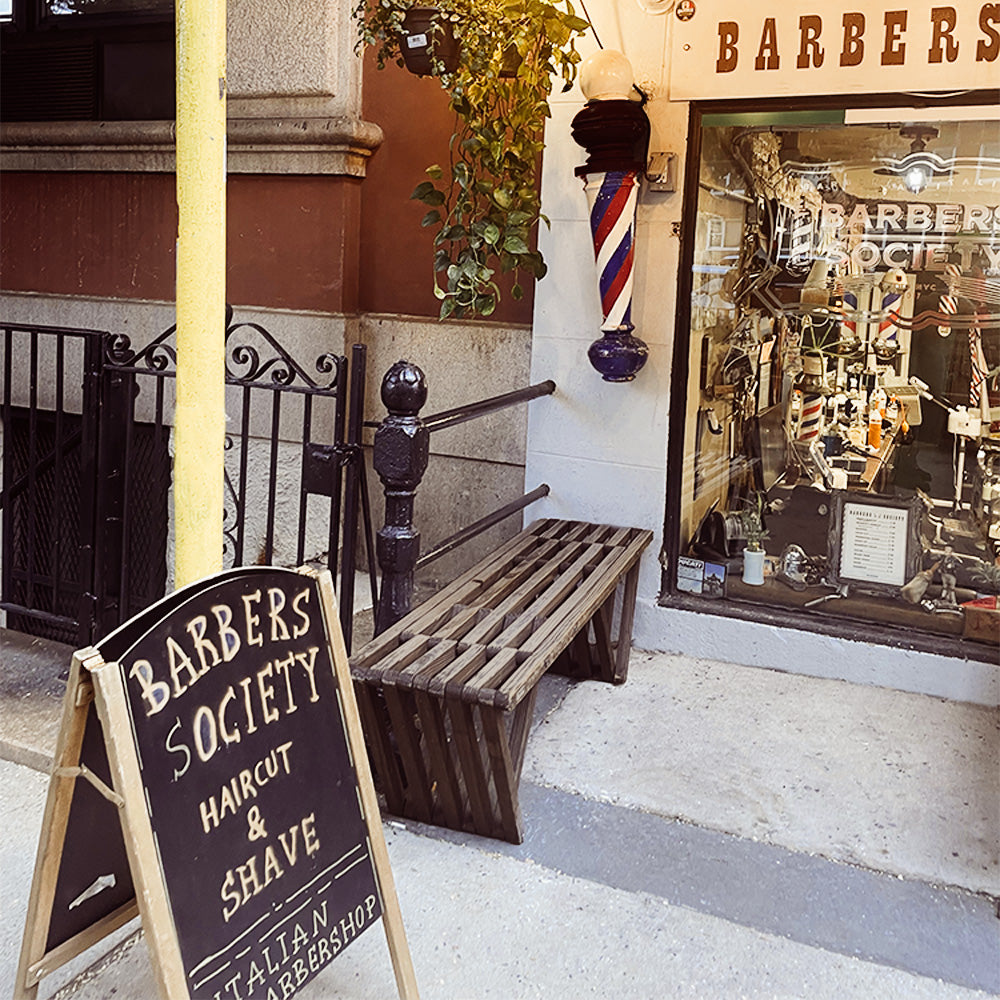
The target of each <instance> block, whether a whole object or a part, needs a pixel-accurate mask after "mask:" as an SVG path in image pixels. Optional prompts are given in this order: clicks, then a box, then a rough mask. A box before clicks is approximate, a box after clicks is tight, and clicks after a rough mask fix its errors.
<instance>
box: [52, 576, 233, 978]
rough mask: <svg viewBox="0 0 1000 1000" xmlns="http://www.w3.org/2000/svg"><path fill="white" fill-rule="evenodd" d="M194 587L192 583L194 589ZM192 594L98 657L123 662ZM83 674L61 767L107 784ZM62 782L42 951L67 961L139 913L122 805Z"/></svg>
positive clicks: (110, 643) (141, 622)
mask: <svg viewBox="0 0 1000 1000" xmlns="http://www.w3.org/2000/svg"><path fill="white" fill-rule="evenodd" d="M240 572H243V573H245V570H243V571H240V570H237V571H235V572H234V571H229V572H227V573H224V574H220V575H219V576H217V577H216V578H215V579H216V580H217V581H220V582H221V581H222V580H225V579H227V578H229V577H231V576H233V575H237V574H239V573H240ZM197 587H198V585H195V589H197ZM190 595H191V592H190V591H188V590H182V591H179V592H176V593H173V594H170V595H168V596H167V597H165V598H164V599H163V600H161V601H159V602H157V603H156V604H155V605H154V606H153V607H151V608H148V609H146V610H145V611H143V612H141V613H140V614H138V615H136V616H135V617H133V618H131V619H130V620H129V621H127V622H125V623H123V624H122V625H121V626H120V627H119V628H117V629H115V630H114V631H113V632H111V633H110V634H109V635H107V636H106V637H105V638H103V639H102V640H101V641H100V642H99V643H98V645H97V647H96V652H97V653H98V654H99V656H100V659H101V660H104V661H107V662H111V661H114V660H117V659H119V658H120V657H121V656H122V654H123V653H124V652H125V651H126V650H128V649H129V648H130V647H131V646H133V645H134V644H135V642H136V641H137V639H138V638H139V637H140V636H142V635H143V634H144V633H145V632H147V631H149V630H150V628H151V627H152V626H153V625H155V624H156V623H157V622H158V621H160V619H162V618H164V617H165V616H166V615H168V614H170V613H172V612H173V611H174V609H175V608H176V607H177V606H178V605H179V604H183V603H184V602H185V601H187V600H190ZM91 652H93V650H92V651H91ZM80 671H81V666H80V660H79V658H78V659H77V661H75V662H74V664H73V667H72V668H71V672H70V677H69V680H68V683H67V688H68V692H67V693H68V702H69V703H68V705H66V706H64V713H63V714H64V720H63V727H62V728H63V733H62V735H63V738H64V739H63V743H68V744H69V745H68V746H63V747H61V749H62V750H63V751H64V752H66V753H68V755H69V757H70V759H69V760H66V761H59V763H60V764H69V765H71V766H70V768H69V770H70V771H71V772H72V771H75V770H76V769H77V768H79V769H81V770H82V773H84V774H89V775H92V776H94V777H96V778H97V779H98V780H99V781H101V782H103V783H104V785H105V786H107V787H110V786H111V784H112V779H111V772H110V766H109V764H108V754H107V750H106V748H105V744H104V734H103V731H102V729H101V723H100V720H99V719H98V717H97V710H96V708H95V707H94V703H93V699H92V697H91V686H90V677H89V674H88V673H87V671H86V670H83V673H82V675H81V672H80ZM71 730H75V732H73V731H71ZM81 739H82V742H80V740H81ZM59 777H61V779H62V781H63V783H64V785H65V790H64V798H65V799H66V803H64V806H63V808H64V809H65V808H67V804H68V813H67V815H66V817H65V823H66V826H65V832H64V833H63V834H62V835H61V838H60V843H59V844H58V850H57V851H56V852H55V856H58V858H59V867H58V873H57V875H56V880H55V885H54V888H53V889H52V893H51V896H52V898H51V912H50V916H49V923H48V929H47V932H46V934H45V949H44V950H45V952H46V954H51V953H53V952H56V949H63V951H64V952H65V954H66V957H67V958H70V957H72V955H73V954H74V953H75V952H77V951H79V950H82V947H73V946H72V944H73V942H74V941H77V940H80V938H79V937H78V936H81V935H83V938H82V941H81V945H82V946H86V945H87V943H88V940H87V938H86V936H85V935H86V931H87V930H88V929H89V928H91V927H93V926H94V925H95V924H97V923H99V922H100V921H102V920H107V919H109V918H112V917H113V916H114V915H116V914H118V915H119V916H118V917H117V919H116V920H115V923H122V922H124V920H126V919H128V918H129V917H132V916H134V915H135V912H136V911H135V906H134V900H135V889H134V887H133V885H132V873H131V871H130V870H129V864H128V855H127V853H126V850H125V841H124V839H123V837H122V830H121V822H120V820H119V816H118V812H119V810H118V807H117V806H116V805H115V803H114V802H112V801H110V800H109V799H107V798H106V797H105V796H104V795H102V794H101V792H99V791H98V790H97V787H95V785H94V784H92V783H91V782H90V781H87V780H79V775H77V774H72V773H70V774H65V773H64V774H62V775H60V776H59ZM129 904H133V905H132V906H130V905H129ZM67 946H69V947H67ZM56 953H57V954H58V952H56Z"/></svg>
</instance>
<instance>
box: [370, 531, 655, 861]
mask: <svg viewBox="0 0 1000 1000" xmlns="http://www.w3.org/2000/svg"><path fill="white" fill-rule="evenodd" d="M651 538H652V532H650V531H640V530H639V529H637V528H615V527H611V526H609V525H600V524H585V523H583V522H579V521H558V520H544V521H537V522H536V523H535V524H533V525H532V526H531V527H530V528H528V529H527V530H525V531H523V532H521V534H519V535H517V536H516V537H514V538H512V539H511V540H510V541H508V542H507V543H506V544H504V545H502V546H501V547H500V548H499V549H497V550H496V551H495V552H493V553H491V554H490V555H489V556H488V557H487V558H486V559H484V560H483V561H482V562H480V563H479V564H478V565H476V566H474V567H473V568H472V569H471V570H469V571H468V572H466V573H464V574H463V575H462V576H460V577H459V578H458V579H457V580H455V581H454V582H453V583H451V584H449V585H448V586H447V587H445V588H444V589H443V590H441V591H439V592H438V593H437V594H436V595H435V596H434V597H432V598H431V599H430V600H429V601H427V602H426V603H424V604H422V605H420V606H419V607H417V608H415V609H414V610H413V611H412V612H410V614H408V615H407V616H406V617H405V618H403V619H402V620H401V621H399V622H397V623H396V624H395V625H393V626H392V627H391V628H389V629H388V630H387V631H385V632H383V633H382V635H380V636H377V637H376V638H375V639H373V640H372V641H371V642H369V643H367V644H366V645H365V646H364V647H362V648H361V649H360V650H358V651H357V653H355V655H354V656H352V657H351V671H352V674H353V677H354V680H355V688H356V691H357V697H358V706H359V708H360V710H361V718H362V723H363V726H364V730H365V738H366V740H367V742H368V747H369V751H370V754H371V758H372V765H373V767H374V769H375V771H376V774H377V780H378V781H379V782H380V784H381V788H382V791H383V792H384V794H385V797H386V806H387V808H388V810H389V812H390V813H393V814H394V815H397V816H407V817H410V818H412V819H416V820H420V821H422V822H425V823H434V824H437V825H440V826H447V827H450V828H452V829H455V830H468V831H471V832H473V833H478V834H481V835H483V836H487V837H499V838H501V839H504V840H509V841H511V842H512V843H520V842H521V840H522V839H523V833H522V826H521V812H520V806H519V805H518V785H519V782H520V777H521V767H522V765H523V763H524V752H525V746H526V744H527V739H528V730H529V728H530V725H531V716H532V713H533V711H534V705H535V695H536V692H537V688H538V682H539V680H540V679H541V677H542V675H543V674H544V673H545V672H546V671H547V670H549V669H550V668H551V669H553V670H555V671H558V672H560V673H567V674H569V675H571V676H574V677H584V678H593V679H600V680H604V681H609V682H611V683H615V684H620V683H622V682H624V680H625V676H626V673H627V670H628V657H629V645H630V643H631V637H632V620H633V615H634V612H635V597H636V586H637V583H638V576H639V557H640V556H641V555H642V551H643V549H645V547H646V546H647V545H648V544H649V542H650V539H651ZM616 595H618V596H617V597H616ZM616 612H617V613H616ZM616 621H617V627H616Z"/></svg>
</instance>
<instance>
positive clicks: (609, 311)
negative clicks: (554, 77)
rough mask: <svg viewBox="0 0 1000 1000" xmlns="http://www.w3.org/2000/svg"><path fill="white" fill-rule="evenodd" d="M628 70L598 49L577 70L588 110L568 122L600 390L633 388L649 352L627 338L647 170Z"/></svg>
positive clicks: (644, 121) (643, 129) (645, 133)
mask: <svg viewBox="0 0 1000 1000" xmlns="http://www.w3.org/2000/svg"><path fill="white" fill-rule="evenodd" d="M632 82H633V74H632V66H631V64H630V63H629V61H628V60H627V59H626V58H625V56H623V55H622V54H621V53H620V52H614V51H613V50H610V49H601V50H599V51H598V52H596V53H594V54H593V55H591V56H588V57H587V59H585V60H584V61H583V63H582V64H581V66H580V86H581V88H582V89H583V92H584V94H585V95H586V96H587V98H588V100H587V104H586V106H585V107H584V108H583V109H582V110H581V111H579V112H578V113H577V114H576V115H575V116H574V118H573V139H574V141H575V142H576V143H577V144H578V145H580V146H583V148H584V149H586V150H587V162H586V163H584V164H583V165H581V166H579V167H577V168H576V170H575V171H574V172H575V173H576V175H577V177H580V178H582V179H583V184H584V191H585V192H586V195H587V202H588V204H589V208H590V233H591V236H592V237H593V241H594V259H595V261H596V262H597V277H598V282H599V287H600V293H601V315H602V316H603V317H604V322H603V323H602V324H601V332H602V336H601V338H600V339H599V340H595V341H594V342H593V343H592V344H591V345H590V347H589V349H588V350H587V357H588V358H589V359H590V363H591V364H592V365H593V366H594V368H596V369H597V371H599V372H600V373H601V377H602V378H603V379H604V381H605V382H631V381H632V379H634V378H635V376H636V374H637V373H638V372H639V370H640V369H641V368H642V366H643V365H644V364H645V363H646V358H647V357H648V355H649V348H648V347H647V346H646V345H645V343H643V341H641V340H640V339H639V338H638V337H633V336H632V331H633V330H634V329H635V327H634V326H633V325H632V280H633V267H634V264H635V210H636V203H637V201H638V195H639V176H640V174H641V172H642V171H644V170H645V169H646V150H647V147H648V144H649V119H648V118H647V117H646V112H645V111H644V110H643V108H642V106H641V105H640V104H639V103H638V102H636V101H632V100H630V99H629V97H630V95H631V92H632Z"/></svg>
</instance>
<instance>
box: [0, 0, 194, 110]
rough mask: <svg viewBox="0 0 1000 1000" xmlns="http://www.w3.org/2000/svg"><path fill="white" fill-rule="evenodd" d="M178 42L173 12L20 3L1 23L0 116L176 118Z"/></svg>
mask: <svg viewBox="0 0 1000 1000" xmlns="http://www.w3.org/2000/svg"><path fill="white" fill-rule="evenodd" d="M174 44H175V43H174V16H173V10H170V11H169V12H167V11H150V12H135V13H119V12H112V13H107V12H102V13H80V14H62V15H56V16H49V17H46V16H45V15H44V0H14V5H13V18H12V19H11V20H9V21H4V22H2V23H0V73H2V75H3V82H2V91H3V100H2V101H0V119H2V120H3V121H5V122H14V121H16V122H32V121H59V120H72V121H115V120H119V121H122V120H124V121H128V120H168V119H172V118H173V117H174V112H173V105H174V66H173V60H174V55H173V52H174ZM116 54H117V56H118V58H117V60H116V59H115V55H116ZM123 58H124V62H123ZM129 66H131V67H132V72H133V73H135V72H137V73H139V74H140V82H139V85H138V86H135V87H133V86H131V78H130V76H129V69H128V67H129ZM122 67H124V69H123V68H122ZM154 68H155V69H154Z"/></svg>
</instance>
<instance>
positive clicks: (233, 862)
mask: <svg viewBox="0 0 1000 1000" xmlns="http://www.w3.org/2000/svg"><path fill="white" fill-rule="evenodd" d="M119 670H120V675H121V679H122V683H123V685H124V687H125V690H126V692H127V704H128V715H129V721H130V724H131V728H132V731H133V734H134V740H135V745H136V748H137V751H138V763H139V769H140V775H141V780H142V784H143V787H144V788H145V792H146V801H147V813H148V817H149V821H150V824H151V826H152V830H153V836H154V840H155V843H156V849H157V855H158V858H159V865H160V868H161V870H162V873H163V880H164V883H165V885H166V889H167V895H168V897H169V902H170V909H171V913H172V915H173V920H174V925H175V929H176V934H177V939H178V942H179V945H180V951H181V957H182V960H183V963H184V970H185V974H186V976H187V983H188V990H189V992H190V993H191V995H192V997H213V996H214V995H215V994H216V993H226V994H227V995H229V996H234V995H239V994H240V993H246V992H248V991H249V990H250V989H252V990H253V994H254V995H260V996H267V995H268V990H269V989H270V988H273V989H274V990H275V992H276V994H277V995H278V996H279V997H282V996H285V997H287V996H289V995H290V994H289V993H288V987H289V984H294V985H295V986H296V987H298V986H301V985H302V984H303V983H304V982H306V981H308V980H309V979H311V978H312V976H313V975H315V973H316V971H317V970H318V969H319V968H322V967H323V966H324V965H326V964H327V963H328V962H329V961H330V960H331V959H332V958H333V957H334V956H335V955H337V954H338V953H339V952H340V951H341V950H342V949H343V948H345V947H347V946H348V945H349V944H350V943H351V942H352V941H353V940H354V939H355V938H356V937H357V936H358V935H359V934H361V933H362V932H363V931H364V930H366V929H367V928H368V927H370V926H371V925H372V924H373V923H374V922H375V921H376V920H378V919H379V917H380V916H381V914H382V907H381V902H380V900H379V893H378V888H377V885H376V881H375V873H374V869H373V865H372V858H371V854H370V851H369V846H368V841H367V828H366V825H365V820H364V816H363V815H362V812H361V807H360V803H359V800H358V795H357V791H356V787H355V786H356V780H355V774H354V767H353V762H352V760H351V756H350V752H349V750H348V746H347V740H346V736H345V732H344V726H343V723H342V722H341V718H342V714H341V713H342V709H341V705H340V692H339V690H338V687H337V683H336V678H335V675H334V671H333V664H332V662H331V657H330V650H329V644H328V642H327V640H326V635H325V632H324V623H323V613H322V608H321V607H320V597H319V591H318V587H317V584H316V581H315V580H313V579H310V578H308V577H306V576H303V575H301V574H298V573H293V572H289V571H283V570H270V571H257V572H253V571H251V572H249V573H246V574H242V575H240V576H237V577H235V578H234V579H231V580H228V581H226V582H224V583H221V584H219V585H217V586H214V587H210V588H208V589H207V590H205V591H203V592H201V593H198V594H197V595H196V596H194V597H192V598H191V599H190V600H188V601H187V602H185V603H184V604H183V605H181V606H180V607H179V608H177V609H176V610H175V611H174V612H173V613H172V614H170V615H169V616H168V617H167V618H166V619H164V620H162V621H160V622H159V623H158V624H157V625H156V626H155V627H154V628H152V629H151V630H150V631H149V632H147V633H146V634H145V635H144V636H143V637H142V638H141V639H140V640H139V641H138V642H136V643H135V645H133V646H132V647H131V648H130V649H129V650H128V651H127V652H125V653H124V655H122V656H121V657H120V663H119ZM227 991H228V992H227Z"/></svg>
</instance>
